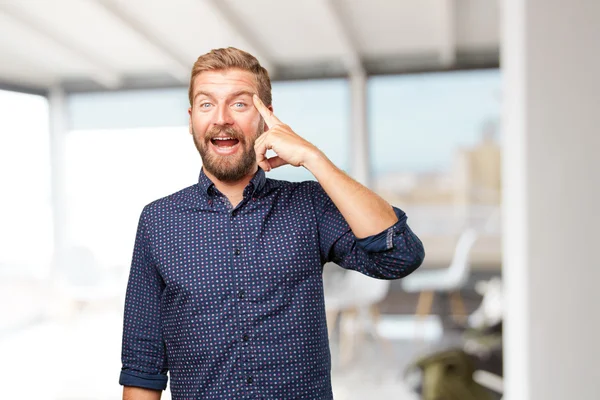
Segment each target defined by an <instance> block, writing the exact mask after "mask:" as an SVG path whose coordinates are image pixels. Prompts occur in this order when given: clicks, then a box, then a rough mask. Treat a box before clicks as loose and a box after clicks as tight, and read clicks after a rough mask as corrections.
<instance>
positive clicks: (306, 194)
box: [120, 48, 424, 400]
mask: <svg viewBox="0 0 600 400" xmlns="http://www.w3.org/2000/svg"><path fill="white" fill-rule="evenodd" d="M189 98H190V108H189V110H188V112H189V130H190V133H191V135H192V136H193V139H194V143H195V145H196V148H197V149H198V151H199V153H200V156H201V158H202V162H203V167H202V170H201V172H200V177H199V180H198V183H196V184H195V185H192V186H190V187H188V188H185V189H183V190H181V191H179V192H177V193H174V194H172V195H170V196H168V197H165V198H162V199H159V200H157V201H155V202H153V203H150V204H149V205H147V206H146V207H145V208H144V210H143V211H142V214H141V217H140V221H139V226H138V231H137V238H136V242H135V247H134V253H133V261H132V266H131V272H130V278H129V284H128V288H127V297H126V304H125V319H124V328H123V352H122V361H123V368H122V371H121V377H120V383H121V384H122V385H123V386H124V391H123V393H124V394H123V397H124V399H126V400H141V399H159V398H160V393H161V390H164V389H165V388H166V385H167V373H168V374H169V376H170V379H171V382H170V389H171V393H172V397H173V399H223V400H225V399H227V400H231V399H332V390H331V380H330V369H331V368H330V367H331V363H330V353H329V342H328V337H327V326H326V318H325V307H324V298H323V284H322V271H323V265H324V264H325V263H326V262H329V261H333V262H335V263H337V264H339V265H340V266H342V267H344V268H348V269H352V270H357V271H359V272H361V273H364V274H366V275H369V276H372V277H376V278H380V279H398V278H402V277H404V276H406V275H408V274H409V273H411V272H412V271H414V270H415V269H416V268H417V267H418V266H419V265H420V264H421V262H422V260H423V258H424V250H423V246H422V244H421V242H420V240H419V239H418V238H417V237H416V236H415V235H414V233H413V232H412V231H411V230H410V228H409V227H408V225H407V224H406V219H407V218H406V215H405V213H404V212H402V211H401V210H399V209H397V208H393V207H391V206H390V205H389V204H388V203H386V202H385V201H384V200H383V199H381V198H380V197H379V196H377V195H376V194H375V193H373V192H371V191H370V190H369V189H367V188H365V187H364V186H362V185H360V184H359V183H357V182H356V181H354V180H352V179H351V178H349V177H348V176H347V175H346V174H344V173H343V172H342V171H341V170H340V169H338V168H337V167H336V166H335V165H334V164H333V163H332V162H331V161H330V160H329V159H328V158H327V157H326V156H325V154H323V153H322V152H321V151H320V150H319V149H318V148H317V147H315V146H314V145H313V144H311V143H309V142H308V141H306V140H305V139H303V138H302V137H301V136H299V135H298V134H296V133H295V132H294V131H293V130H292V128H290V127H289V126H287V125H286V124H284V123H283V122H282V121H280V120H279V119H278V118H277V117H276V116H275V115H274V114H273V107H272V106H271V83H270V79H269V75H268V73H267V71H266V70H265V69H264V68H263V67H261V66H260V64H259V62H258V61H257V60H256V58H255V57H253V56H252V55H250V54H248V53H246V52H243V51H241V50H238V49H234V48H227V49H217V50H213V51H211V52H210V53H208V54H205V55H203V56H201V57H199V58H198V60H197V61H196V63H195V64H194V67H193V70H192V76H191V81H190V89H189ZM267 150H273V151H274V152H275V153H276V156H274V157H271V158H267V156H266V153H267ZM285 164H290V165H293V166H295V167H303V168H306V169H307V170H308V171H310V172H311V173H312V174H313V175H314V177H315V178H316V182H315V181H307V182H300V183H291V182H286V181H279V180H273V179H268V178H266V176H265V172H267V173H268V172H269V171H270V170H272V169H273V168H277V167H279V166H282V165H285Z"/></svg>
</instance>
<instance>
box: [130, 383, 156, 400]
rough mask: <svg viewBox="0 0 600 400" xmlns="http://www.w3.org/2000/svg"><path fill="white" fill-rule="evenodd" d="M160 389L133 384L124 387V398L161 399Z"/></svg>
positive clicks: (132, 399) (136, 399)
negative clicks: (144, 387)
mask: <svg viewBox="0 0 600 400" xmlns="http://www.w3.org/2000/svg"><path fill="white" fill-rule="evenodd" d="M161 395H162V392H161V391H159V390H151V389H143V388H139V387H133V386H124V387H123V400H160V396H161Z"/></svg>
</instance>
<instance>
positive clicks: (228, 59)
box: [188, 47, 272, 106]
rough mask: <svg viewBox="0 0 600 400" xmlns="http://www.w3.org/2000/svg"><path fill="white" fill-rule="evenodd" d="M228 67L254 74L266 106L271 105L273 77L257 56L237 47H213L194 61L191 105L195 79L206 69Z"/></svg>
mask: <svg viewBox="0 0 600 400" xmlns="http://www.w3.org/2000/svg"><path fill="white" fill-rule="evenodd" d="M227 69H240V70H242V71H248V72H251V73H252V74H254V77H255V78H256V84H257V86H258V97H260V99H261V100H262V102H263V103H265V105H266V106H270V105H271V101H272V99H271V79H270V78H269V73H268V72H267V70H266V69H265V68H264V67H263V66H261V65H260V63H259V62H258V60H257V59H256V57H254V56H253V55H252V54H250V53H247V52H245V51H243V50H239V49H236V48H235V47H228V48H225V49H213V50H211V51H210V52H209V53H206V54H203V55H201V56H200V57H198V59H197V60H196V62H195V63H194V67H193V68H192V76H191V78H190V88H189V91H188V95H189V98H190V105H192V102H193V100H194V99H193V95H194V79H195V78H196V77H197V76H198V75H199V74H201V73H202V72H205V71H222V70H227Z"/></svg>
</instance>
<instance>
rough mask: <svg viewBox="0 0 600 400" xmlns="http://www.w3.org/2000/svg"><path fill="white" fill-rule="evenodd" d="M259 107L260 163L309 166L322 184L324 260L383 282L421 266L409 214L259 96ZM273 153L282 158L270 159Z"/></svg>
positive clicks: (317, 202)
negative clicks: (299, 131) (349, 172)
mask: <svg viewBox="0 0 600 400" xmlns="http://www.w3.org/2000/svg"><path fill="white" fill-rule="evenodd" d="M254 105H255V107H256V109H257V110H258V112H259V113H260V114H261V116H262V117H263V118H264V121H265V124H266V127H265V133H264V134H263V135H261V136H259V138H258V139H257V140H256V143H255V146H254V148H255V151H256V160H257V162H258V165H259V166H260V167H261V168H262V169H264V170H265V171H270V170H271V169H273V168H277V167H279V166H281V165H285V164H291V165H294V166H304V167H305V168H307V169H308V170H309V171H310V172H311V173H312V174H313V175H314V176H315V178H317V180H318V181H319V184H320V185H316V186H318V187H315V188H314V192H313V199H314V206H315V212H316V218H317V224H318V226H319V236H320V246H321V249H320V250H321V259H322V261H323V262H327V261H334V262H336V263H338V264H339V265H340V266H342V267H345V268H350V269H355V270H357V271H360V272H362V273H365V274H367V275H370V276H373V277H377V278H382V279H396V278H401V277H403V276H406V275H408V274H410V273H411V272H412V271H414V270H415V269H416V268H417V267H419V266H420V265H421V263H422V262H423V259H424V257H425V251H424V249H423V244H422V243H421V241H420V240H419V238H418V237H417V236H416V235H415V234H414V233H413V232H412V231H411V230H410V228H409V227H408V225H407V224H406V214H405V213H404V212H403V211H401V210H399V209H397V208H393V207H392V206H390V205H389V204H388V203H387V202H386V201H384V200H383V199H382V198H381V197H379V196H378V195H376V194H375V193H374V192H372V191H370V190H369V189H367V188H366V187H364V186H363V185H361V184H359V183H358V182H356V181H354V180H353V179H351V178H350V177H348V176H347V175H346V174H344V173H343V172H342V171H341V170H340V169H339V168H337V167H336V166H335V165H334V164H333V163H332V162H331V161H330V160H329V159H327V157H326V156H325V155H324V154H323V153H322V152H321V151H320V150H319V149H317V148H316V147H315V146H314V145H313V144H311V143H309V142H308V141H306V140H304V139H303V138H301V137H300V136H299V135H297V134H296V133H295V132H294V131H293V130H292V129H291V128H290V127H289V126H287V125H285V124H283V123H282V122H281V121H279V119H277V117H275V115H273V112H272V110H271V109H270V108H267V107H265V105H264V104H263V103H262V101H261V100H260V99H259V98H258V96H254ZM268 150H273V151H275V153H277V156H275V157H271V158H267V157H266V153H267V151H268ZM357 238H361V239H357Z"/></svg>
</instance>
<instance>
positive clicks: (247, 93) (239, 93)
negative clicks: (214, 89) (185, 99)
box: [194, 90, 255, 100]
mask: <svg viewBox="0 0 600 400" xmlns="http://www.w3.org/2000/svg"><path fill="white" fill-rule="evenodd" d="M254 94H255V92H252V91H250V90H239V91H237V92H235V93H232V94H230V95H229V96H228V97H229V98H235V97H240V96H249V97H252V96H253V95H254ZM198 96H206V97H208V98H211V99H212V98H213V95H212V94H211V93H208V92H204V91H202V90H200V91H199V92H197V93H196V94H195V95H194V100H196V97H198Z"/></svg>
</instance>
